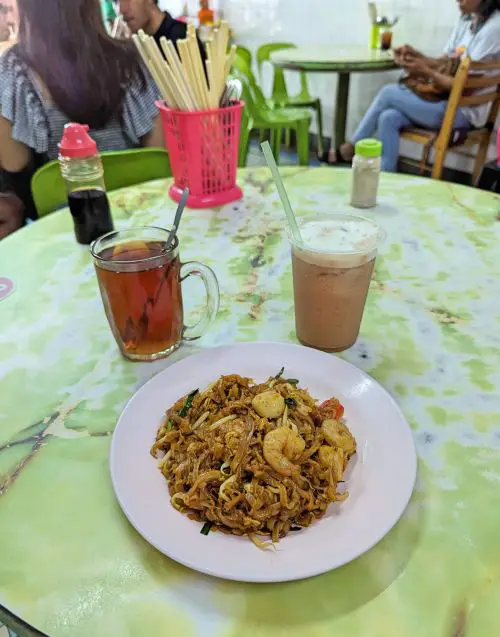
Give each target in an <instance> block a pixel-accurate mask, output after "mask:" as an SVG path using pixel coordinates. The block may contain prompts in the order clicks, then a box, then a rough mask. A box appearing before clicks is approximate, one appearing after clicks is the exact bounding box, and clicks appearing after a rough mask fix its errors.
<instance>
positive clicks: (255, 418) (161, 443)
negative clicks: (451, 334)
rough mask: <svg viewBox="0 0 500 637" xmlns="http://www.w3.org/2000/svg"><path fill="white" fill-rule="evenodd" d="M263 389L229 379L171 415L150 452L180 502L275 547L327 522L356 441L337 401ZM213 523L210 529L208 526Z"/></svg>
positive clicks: (273, 384)
mask: <svg viewBox="0 0 500 637" xmlns="http://www.w3.org/2000/svg"><path fill="white" fill-rule="evenodd" d="M282 374H283V370H282V371H281V372H280V374H278V376H275V377H271V378H269V379H268V380H267V381H266V382H265V383H262V384H255V383H254V381H253V380H252V379H250V378H242V377H241V376H238V375H230V376H222V377H221V378H219V379H218V380H217V381H216V382H214V383H212V384H211V385H210V386H209V387H207V388H206V389H205V390H204V391H202V392H201V393H200V392H199V391H198V390H195V391H193V392H191V393H190V394H188V395H187V396H183V397H182V398H180V399H179V400H178V401H177V402H176V403H175V404H174V405H173V406H172V407H171V408H170V409H169V410H168V411H167V412H166V415H165V418H164V420H163V422H162V425H161V427H160V428H159V430H158V433H157V436H156V442H155V443H154V445H153V447H152V448H151V454H152V455H153V456H154V457H156V458H158V459H159V468H160V470H161V472H162V474H163V475H164V476H165V478H166V480H167V483H168V488H169V491H170V496H171V502H172V505H173V506H174V507H175V508H176V509H178V510H179V511H181V512H182V513H185V514H187V515H188V516H189V517H190V518H191V519H193V520H197V521H199V522H202V523H204V524H205V526H204V527H203V529H204V530H203V533H205V534H206V533H208V530H210V528H213V530H219V531H222V532H224V533H231V534H234V535H246V536H249V537H250V539H252V540H253V541H254V542H255V543H256V544H257V545H258V546H261V545H262V546H265V544H263V543H262V542H261V541H260V540H259V539H258V536H262V535H264V536H271V539H272V541H273V542H277V541H278V540H279V539H280V538H283V537H285V536H286V535H287V534H288V533H289V532H290V531H296V530H300V529H302V528H304V527H308V526H309V525H310V524H311V523H312V522H314V520H316V519H319V518H321V517H322V516H323V515H324V514H325V512H326V510H327V508H328V506H329V505H330V504H331V503H333V502H339V501H343V500H345V499H346V498H347V497H348V493H347V491H344V492H340V491H339V490H338V485H339V483H340V482H342V479H343V476H344V472H345V470H346V467H347V464H348V462H349V459H350V458H351V457H352V455H353V454H354V453H355V452H356V441H355V439H354V437H353V436H352V434H351V433H350V431H349V429H348V428H347V427H346V425H345V424H344V423H343V421H342V420H341V418H342V415H343V412H344V408H343V407H342V405H341V404H340V402H339V401H338V400H337V399H335V398H332V399H330V400H328V401H326V402H325V403H323V404H322V405H318V404H317V401H315V400H314V398H312V396H311V395H310V394H309V392H308V391H307V390H305V389H300V388H299V387H298V381H297V380H294V379H292V380H287V379H284V378H282ZM207 523H208V526H207Z"/></svg>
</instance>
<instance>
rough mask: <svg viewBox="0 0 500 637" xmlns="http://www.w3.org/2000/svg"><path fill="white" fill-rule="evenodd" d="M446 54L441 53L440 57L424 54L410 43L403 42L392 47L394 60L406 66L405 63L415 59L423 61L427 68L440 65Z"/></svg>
mask: <svg viewBox="0 0 500 637" xmlns="http://www.w3.org/2000/svg"><path fill="white" fill-rule="evenodd" d="M446 57H447V56H445V55H442V56H441V57H437V58H435V57H430V56H428V55H424V54H423V53H422V52H421V51H417V49H414V48H413V47H412V46H411V45H410V44H404V45H403V46H400V47H397V48H396V49H394V60H395V62H396V64H397V65H398V66H401V67H404V68H406V64H407V63H409V62H412V61H415V60H418V61H419V62H423V63H424V64H426V65H427V66H428V67H429V68H433V69H435V68H437V67H438V66H440V65H441V64H442V63H443V61H444V60H445V59H446Z"/></svg>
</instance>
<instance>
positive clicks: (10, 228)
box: [0, 192, 24, 239]
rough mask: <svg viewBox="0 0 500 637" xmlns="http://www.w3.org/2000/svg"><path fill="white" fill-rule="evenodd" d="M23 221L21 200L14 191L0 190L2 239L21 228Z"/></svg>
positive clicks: (0, 233)
mask: <svg viewBox="0 0 500 637" xmlns="http://www.w3.org/2000/svg"><path fill="white" fill-rule="evenodd" d="M23 222H24V219H23V204H22V202H21V200H20V199H19V198H18V197H16V196H15V195H14V194H12V193H4V192H0V239H5V237H7V236H8V235H9V234H12V233H13V232H15V231H16V230H19V228H21V227H22V225H23Z"/></svg>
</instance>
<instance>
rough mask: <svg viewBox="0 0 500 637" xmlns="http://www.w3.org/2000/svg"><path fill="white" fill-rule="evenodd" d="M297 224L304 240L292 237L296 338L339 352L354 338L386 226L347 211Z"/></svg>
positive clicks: (349, 344) (320, 347)
mask: <svg viewBox="0 0 500 637" xmlns="http://www.w3.org/2000/svg"><path fill="white" fill-rule="evenodd" d="M299 225H300V231H301V234H302V241H303V242H302V243H299V242H296V241H295V240H293V239H292V240H291V241H292V267H293V288H294V297H295V326H296V331H297V338H298V339H299V340H300V341H301V343H303V344H304V345H307V346H309V347H315V348H317V349H322V350H326V351H329V352H341V351H343V350H345V349H348V348H349V347H351V346H352V345H354V343H355V342H356V339H357V338H358V335H359V328H360V325H361V319H362V318H363V312H364V309H365V302H366V297H367V295H368V289H369V287H370V281H371V278H372V274H373V268H374V266H375V258H376V256H377V251H378V249H379V246H380V244H381V243H382V241H383V240H384V239H385V232H384V231H383V230H382V229H381V228H380V226H378V225H377V224H376V223H375V222H374V221H372V220H371V219H367V218H366V217H358V216H354V215H349V214H338V215H335V214H332V215H327V214H322V215H315V216H313V217H308V218H307V219H304V220H302V221H301V222H300V223H299Z"/></svg>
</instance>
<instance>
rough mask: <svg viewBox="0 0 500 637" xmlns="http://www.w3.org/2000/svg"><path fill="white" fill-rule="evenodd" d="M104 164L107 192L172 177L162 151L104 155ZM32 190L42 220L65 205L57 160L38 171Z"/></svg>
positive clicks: (135, 151)
mask: <svg viewBox="0 0 500 637" xmlns="http://www.w3.org/2000/svg"><path fill="white" fill-rule="evenodd" d="M102 162H103V166H104V179H105V182H106V189H107V191H108V192H111V191H113V190H117V189H118V188H124V187H125V186H134V185H135V184H139V183H141V182H143V181H151V180H152V179H162V178H167V177H170V176H171V175H172V172H171V170H170V161H169V159H168V153H167V151H166V150H165V149H163V148H134V149H132V150H119V151H110V152H104V153H102ZM31 190H32V193H33V199H34V202H35V206H36V209H37V211H38V216H39V217H43V216H45V215H47V214H49V213H51V212H54V211H55V210H57V209H58V208H61V207H62V206H64V205H66V202H67V194H66V186H65V184H64V180H63V178H62V176H61V172H60V170H59V164H58V162H57V161H51V162H49V163H48V164H45V165H44V166H42V167H41V168H40V169H39V170H37V171H36V173H35V174H34V175H33V178H32V180H31Z"/></svg>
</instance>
